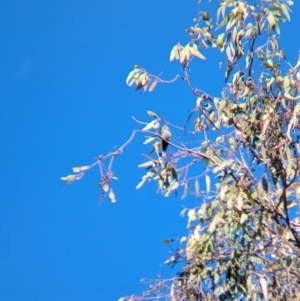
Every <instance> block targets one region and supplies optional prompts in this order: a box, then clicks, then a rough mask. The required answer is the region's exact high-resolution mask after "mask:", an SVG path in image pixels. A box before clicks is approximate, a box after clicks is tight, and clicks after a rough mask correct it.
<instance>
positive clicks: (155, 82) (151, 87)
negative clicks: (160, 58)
mask: <svg viewBox="0 0 300 301" xmlns="http://www.w3.org/2000/svg"><path fill="white" fill-rule="evenodd" d="M156 85H157V81H156V80H155V81H154V82H153V83H152V84H151V85H150V87H149V90H148V91H149V92H152V91H153V90H154V88H155V87H156Z"/></svg>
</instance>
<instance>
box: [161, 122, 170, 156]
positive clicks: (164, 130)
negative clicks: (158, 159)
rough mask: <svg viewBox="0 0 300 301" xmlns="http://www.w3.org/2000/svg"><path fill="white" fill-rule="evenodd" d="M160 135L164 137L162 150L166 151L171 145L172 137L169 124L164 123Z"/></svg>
mask: <svg viewBox="0 0 300 301" xmlns="http://www.w3.org/2000/svg"><path fill="white" fill-rule="evenodd" d="M160 135H161V137H162V139H161V145H162V150H163V151H164V152H165V151H166V150H167V147H168V145H169V141H170V139H171V136H172V134H171V131H170V129H169V127H168V126H166V125H163V126H162V127H161V129H160Z"/></svg>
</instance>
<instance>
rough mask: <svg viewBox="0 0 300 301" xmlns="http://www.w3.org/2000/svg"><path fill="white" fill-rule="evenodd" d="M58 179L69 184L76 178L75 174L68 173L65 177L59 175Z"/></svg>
mask: <svg viewBox="0 0 300 301" xmlns="http://www.w3.org/2000/svg"><path fill="white" fill-rule="evenodd" d="M60 179H61V180H63V181H66V182H67V183H68V184H69V183H71V182H73V181H74V180H75V179H76V178H75V175H68V176H66V177H61V178H60Z"/></svg>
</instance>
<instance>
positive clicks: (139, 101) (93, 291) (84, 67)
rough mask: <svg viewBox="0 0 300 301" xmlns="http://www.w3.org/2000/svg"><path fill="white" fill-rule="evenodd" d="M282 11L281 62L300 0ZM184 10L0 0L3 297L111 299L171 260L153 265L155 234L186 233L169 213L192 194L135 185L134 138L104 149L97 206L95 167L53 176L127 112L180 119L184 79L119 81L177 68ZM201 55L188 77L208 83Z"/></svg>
mask: <svg viewBox="0 0 300 301" xmlns="http://www.w3.org/2000/svg"><path fill="white" fill-rule="evenodd" d="M204 2H206V1H204ZM296 4H297V3H296ZM293 11H294V14H293V15H292V22H291V23H289V24H285V25H284V26H283V27H282V33H283V37H282V39H281V41H282V43H283V45H285V46H286V48H285V49H286V53H287V55H288V57H289V59H290V60H291V62H294V61H295V60H296V58H297V51H298V49H299V48H300V42H299V21H298V20H296V19H297V16H298V15H299V13H300V8H299V4H297V5H296V6H295V7H294V8H293ZM196 13H197V5H196V1H193V0H191V1H185V0H176V1H175V0H173V1H171V0H165V1H160V0H152V1H136V0H132V1H119V0H115V1H76V0H75V1H68V0H67V1H57V0H53V1H37V0H36V1H32V0H29V1H13V0H12V1H2V3H1V4H0V38H1V48H0V81H1V85H0V92H1V101H0V105H1V109H0V116H1V118H0V133H1V140H2V143H1V145H0V154H1V156H0V164H1V173H0V177H1V183H2V185H1V202H0V267H1V268H0V283H1V286H0V299H1V300H2V301H23V300H31V301H40V300H43V301H44V300H45V301H48V300H56V301H63V300H72V301H80V300H89V301H94V300H117V299H118V298H119V297H121V296H124V295H130V294H137V293H139V292H141V291H142V290H143V288H144V287H143V286H142V285H141V284H140V282H139V280H140V279H141V278H154V277H156V276H157V275H158V274H161V275H162V276H163V277H167V276H170V275H172V273H174V272H175V271H170V269H169V267H167V266H163V265H162V263H163V262H164V261H165V259H166V258H167V256H168V254H169V251H170V250H169V247H168V246H165V245H162V244H161V243H160V241H161V240H164V239H168V238H174V239H176V238H178V237H180V236H182V235H184V234H186V220H185V219H183V218H180V217H179V213H180V211H181V210H182V206H187V207H192V206H193V205H194V204H195V200H193V199H191V198H187V199H186V200H184V201H182V200H181V199H180V198H175V197H174V196H172V197H169V198H163V197H162V196H160V195H159V194H157V193H156V186H155V184H154V183H152V184H149V185H146V186H144V187H143V189H141V190H138V191H137V190H136V189H135V186H136V184H137V183H138V182H139V181H140V178H141V176H142V175H143V171H142V170H140V169H138V168H137V165H138V164H139V163H142V162H143V157H142V156H141V155H140V154H142V153H147V152H148V151H149V149H148V148H147V147H145V146H143V145H142V141H143V140H142V137H138V138H137V139H136V140H135V141H134V142H133V143H132V144H130V146H129V147H128V148H127V149H126V151H125V152H124V153H123V154H122V156H120V157H118V158H117V159H116V162H115V165H114V168H115V173H116V176H117V177H118V178H119V181H118V182H115V183H114V190H115V192H116V194H117V203H116V204H112V203H110V202H109V201H108V200H106V201H104V202H102V203H101V204H100V205H99V206H97V204H99V194H100V191H99V190H98V182H99V172H98V170H97V169H95V170H92V171H90V172H89V173H87V174H86V176H85V177H84V178H83V179H82V180H80V181H78V182H76V183H74V184H72V185H68V186H66V185H65V184H64V183H63V182H62V181H61V180H60V177H61V176H65V175H67V174H69V173H70V172H71V168H72V167H73V166H78V165H86V164H90V163H92V162H93V161H94V158H95V157H97V155H99V154H105V153H107V152H109V151H111V150H112V149H113V148H114V147H115V146H120V145H121V144H122V143H123V142H125V141H126V140H127V138H128V137H129V135H130V134H131V132H132V130H134V129H136V128H138V125H137V124H135V123H134V122H133V121H132V119H131V117H132V116H135V117H136V118H138V119H142V120H143V119H144V120H149V119H148V117H147V115H146V111H147V110H153V111H155V112H157V113H158V114H159V115H160V116H164V117H165V118H167V119H168V120H169V121H172V122H174V123H177V124H183V123H184V121H185V117H186V115H187V110H188V109H190V108H192V107H193V106H194V103H195V97H194V96H193V95H192V93H191V92H190V91H189V90H188V89H187V87H185V86H184V84H183V83H181V82H178V83H176V84H174V85H172V86H171V85H161V86H157V88H156V89H155V91H154V92H152V93H145V94H141V93H138V92H135V91H134V89H130V88H128V87H127V86H126V84H125V79H126V77H127V74H128V73H129V71H131V70H132V67H133V64H139V65H141V66H143V67H146V68H147V69H148V70H149V71H150V70H151V71H152V72H153V73H154V74H158V73H160V72H161V71H164V73H163V76H164V77H165V78H166V79H170V78H172V77H173V76H174V75H175V74H176V73H177V72H180V66H179V64H177V63H170V62H169V54H170V50H171V49H172V47H173V46H174V45H175V44H176V43H177V42H178V41H180V42H182V43H183V44H184V43H186V42H187V41H188V36H187V35H186V34H185V32H184V28H186V27H189V26H190V25H192V19H193V17H194V16H195V15H196ZM205 55H206V56H207V57H208V59H209V60H208V61H206V62H203V61H201V62H196V63H195V69H194V70H191V72H192V79H193V81H194V82H195V84H196V85H197V86H201V87H204V88H205V90H206V91H208V92H209V93H212V94H213V93H215V92H216V91H218V89H217V85H216V82H215V80H216V77H217V72H219V71H218V67H217V66H218V63H217V62H216V61H214V62H212V61H211V60H212V59H213V57H214V54H209V53H207V54H206V53H205ZM211 64H214V65H211ZM210 66H213V68H212V69H209V67H210ZM193 71H194V72H193ZM221 86H222V82H221V83H220V87H221ZM170 108H171V110H170ZM196 202H197V201H196Z"/></svg>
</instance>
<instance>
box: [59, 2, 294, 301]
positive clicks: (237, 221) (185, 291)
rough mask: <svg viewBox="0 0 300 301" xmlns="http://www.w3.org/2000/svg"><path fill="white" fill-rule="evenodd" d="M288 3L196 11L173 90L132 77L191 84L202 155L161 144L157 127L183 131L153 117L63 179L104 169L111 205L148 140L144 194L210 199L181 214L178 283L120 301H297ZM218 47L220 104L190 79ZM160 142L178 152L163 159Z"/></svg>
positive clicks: (176, 54)
mask: <svg viewBox="0 0 300 301" xmlns="http://www.w3.org/2000/svg"><path fill="white" fill-rule="evenodd" d="M198 2H199V4H200V8H201V3H200V2H201V1H198ZM292 5H293V2H292V1H287V0H261V1H258V2H257V3H255V1H250V0H249V1H246V0H239V1H238V0H223V1H221V2H219V8H218V9H217V12H216V13H214V14H213V16H212V15H211V13H210V12H208V11H206V10H202V11H200V13H199V14H198V16H197V18H195V20H194V21H195V24H194V25H193V26H192V27H190V28H188V29H187V30H186V31H187V33H188V35H189V36H190V40H189V42H188V43H187V44H186V45H185V46H182V45H181V44H179V43H178V44H177V45H175V46H174V47H173V48H172V50H171V54H170V60H171V61H173V60H177V61H179V63H180V64H181V68H182V72H181V74H179V75H176V76H175V78H174V79H172V80H169V81H166V80H163V79H161V78H160V77H159V76H155V75H153V74H151V73H149V72H148V71H146V70H145V69H144V68H142V67H140V66H135V67H134V69H133V71H131V72H130V73H129V75H128V78H127V80H126V82H127V84H128V85H129V86H133V85H135V87H136V90H140V89H142V90H143V91H150V92H151V91H152V90H153V89H154V88H155V87H156V86H157V85H158V84H161V83H172V82H174V81H176V80H180V79H182V80H183V81H184V82H185V83H186V84H187V85H188V87H189V88H190V90H191V91H192V92H193V93H194V94H195V98H196V105H195V108H194V109H193V110H192V111H191V114H190V116H189V118H188V122H190V120H192V119H194V129H193V131H192V132H191V133H192V134H193V135H196V134H203V135H204V140H203V141H202V143H201V145H200V146H199V145H198V146H196V147H186V146H182V145H180V146H179V145H176V144H175V143H173V142H172V140H170V137H169V136H168V138H166V137H164V135H163V131H160V129H161V125H169V126H170V127H171V128H173V129H174V128H176V126H174V125H172V124H171V123H170V122H168V121H167V120H165V119H163V118H160V117H159V114H157V113H154V112H152V111H148V115H149V116H150V118H152V120H151V121H150V122H146V123H143V122H140V121H138V120H136V121H137V122H138V123H140V124H144V128H143V129H141V130H136V131H134V132H133V134H132V136H131V137H130V139H129V140H128V141H127V142H126V143H125V144H124V145H122V146H121V147H120V148H119V149H118V150H117V151H116V152H114V153H110V154H108V155H106V156H100V157H99V159H98V160H97V162H95V163H94V164H92V165H91V166H83V167H79V168H76V169H75V170H73V171H74V172H75V174H74V175H69V176H67V177H65V178H62V179H63V180H66V181H68V182H71V181H73V180H75V179H79V178H81V177H82V176H83V174H84V173H85V171H86V170H88V169H90V168H91V167H93V166H95V165H97V164H98V165H99V166H100V172H101V175H102V182H101V183H100V188H101V189H102V191H103V194H102V195H103V197H104V196H105V195H106V194H108V196H109V197H110V198H111V200H112V201H115V196H114V193H113V191H112V189H111V179H114V177H113V172H112V163H113V160H114V158H115V157H116V156H117V155H119V154H120V153H121V152H122V151H123V149H124V148H125V147H126V146H127V145H128V144H129V143H130V141H131V140H132V139H133V138H134V136H135V134H136V133H139V132H142V133H145V134H148V135H149V136H148V137H146V138H147V139H146V141H145V142H144V144H148V143H152V142H153V141H154V144H153V150H152V151H151V152H150V154H149V155H148V156H147V158H148V159H147V161H146V162H144V163H142V164H140V165H139V167H141V168H146V173H145V175H144V176H143V178H142V181H141V182H140V183H139V184H138V185H137V188H140V187H142V186H143V184H144V183H145V182H146V181H149V180H154V181H157V184H158V188H159V190H160V191H161V192H162V193H163V195H165V196H168V195H170V193H171V192H173V191H174V192H176V193H177V191H180V190H182V192H183V194H182V198H184V197H185V196H186V195H187V194H188V193H190V194H192V195H194V196H196V197H198V198H200V199H201V200H202V202H201V205H200V206H199V207H195V208H191V209H187V208H185V209H184V211H183V212H182V213H183V214H185V213H187V217H188V227H189V229H190V233H189V235H187V236H186V237H183V238H182V239H181V241H180V243H181V245H180V247H179V248H178V250H177V251H176V252H175V253H174V254H173V255H172V256H171V257H170V258H169V259H168V260H167V261H166V264H170V265H172V266H173V265H175V264H177V263H178V262H181V263H183V267H182V268H181V269H180V272H179V273H178V274H177V276H176V277H174V278H173V279H169V280H163V279H158V280H157V282H155V283H153V284H152V285H151V286H150V287H149V289H148V290H147V291H145V292H144V294H143V295H142V296H139V297H138V296H130V297H126V298H122V300H124V301H125V300H131V301H133V300H149V299H153V300H172V301H179V300H180V301H183V300H191V301H192V300H300V256H299V255H300V217H299V210H300V204H299V200H300V184H299V174H300V147H299V142H300V141H299V140H300V121H299V117H300V101H299V100H300V56H299V59H298V61H297V62H296V63H295V64H292V63H290V62H289V61H288V60H287V58H286V56H285V54H284V51H283V49H282V48H281V47H280V45H279V41H278V35H279V34H280V25H281V22H283V21H286V20H290V12H291V10H290V6H292ZM214 15H216V17H214ZM210 48H214V50H211V51H220V52H221V53H222V54H223V55H225V56H226V62H227V63H226V66H225V72H224V77H225V81H226V85H225V86H224V88H223V90H222V91H220V93H219V96H212V95H209V94H208V93H205V92H204V91H203V90H200V89H198V88H196V87H194V86H193V85H192V84H191V82H190V69H191V67H192V62H193V59H194V58H199V59H205V56H204V55H203V54H202V52H204V51H207V50H208V49H210ZM184 128H186V125H185V126H184ZM163 142H165V143H168V144H170V145H172V147H173V149H175V150H176V152H175V153H170V152H164V151H161V147H162V143H163ZM107 159H109V165H108V168H104V162H106V161H105V160H107ZM199 164H200V165H203V164H205V166H206V168H205V171H204V172H203V173H202V174H196V175H192V174H191V173H190V169H191V167H192V166H195V165H199ZM202 177H203V178H204V179H205V183H206V189H205V190H201V189H200V185H199V179H200V178H202ZM213 177H214V178H216V179H217V182H216V184H215V188H213V189H212V183H211V182H212V181H211V179H212V178H213ZM214 182H215V180H214ZM192 183H193V184H192ZM180 186H182V187H180Z"/></svg>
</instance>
